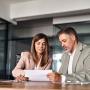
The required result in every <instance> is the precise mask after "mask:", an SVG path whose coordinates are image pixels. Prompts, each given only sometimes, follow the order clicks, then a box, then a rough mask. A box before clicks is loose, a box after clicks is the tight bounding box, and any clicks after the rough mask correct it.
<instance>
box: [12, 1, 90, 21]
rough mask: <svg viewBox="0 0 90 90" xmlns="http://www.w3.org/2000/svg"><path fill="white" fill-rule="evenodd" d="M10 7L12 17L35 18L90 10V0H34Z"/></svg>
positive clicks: (19, 18) (20, 18) (21, 18)
mask: <svg viewBox="0 0 90 90" xmlns="http://www.w3.org/2000/svg"><path fill="white" fill-rule="evenodd" d="M65 2H66V3H65ZM10 8H11V11H10V17H11V18H12V19H17V20H23V19H35V18H43V17H55V16H62V15H68V14H76V13H85V12H90V0H67V1H66V0H32V1H28V2H22V3H15V4H12V5H11V7H10Z"/></svg>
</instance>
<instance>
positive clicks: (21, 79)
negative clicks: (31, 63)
mask: <svg viewBox="0 0 90 90" xmlns="http://www.w3.org/2000/svg"><path fill="white" fill-rule="evenodd" d="M15 80H16V81H17V82H22V81H29V78H28V77H25V76H23V75H20V76H17V77H16V79H15Z"/></svg>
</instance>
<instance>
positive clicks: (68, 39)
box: [59, 33, 76, 53]
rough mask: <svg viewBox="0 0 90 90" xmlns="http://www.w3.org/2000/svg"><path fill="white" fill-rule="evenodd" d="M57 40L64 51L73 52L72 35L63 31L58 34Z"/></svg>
mask: <svg viewBox="0 0 90 90" xmlns="http://www.w3.org/2000/svg"><path fill="white" fill-rule="evenodd" d="M59 41H60V43H61V45H62V47H63V48H64V50H65V51H66V52H69V53H72V52H73V50H74V46H75V41H76V40H75V36H74V35H72V34H71V35H68V34H65V33H63V34H61V35H60V36H59Z"/></svg>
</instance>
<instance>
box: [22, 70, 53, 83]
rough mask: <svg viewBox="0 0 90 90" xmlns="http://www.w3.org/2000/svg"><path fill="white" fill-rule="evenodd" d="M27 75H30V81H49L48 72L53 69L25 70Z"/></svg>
mask: <svg viewBox="0 0 90 90" xmlns="http://www.w3.org/2000/svg"><path fill="white" fill-rule="evenodd" d="M24 71H25V77H29V80H30V81H49V79H48V77H47V74H48V73H51V72H52V70H24Z"/></svg>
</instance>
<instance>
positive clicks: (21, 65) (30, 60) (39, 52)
mask: <svg viewBox="0 0 90 90" xmlns="http://www.w3.org/2000/svg"><path fill="white" fill-rule="evenodd" d="M51 63H52V59H51V58H49V44H48V38H47V36H46V35H45V34H42V33H40V34H37V35H36V36H34V37H33V40H32V45H31V52H22V53H21V58H20V60H19V62H18V63H17V65H16V67H15V68H14V70H13V71H12V75H13V76H14V77H15V78H16V80H18V81H25V80H28V78H27V77H25V73H24V70H35V69H38V70H45V69H50V67H51Z"/></svg>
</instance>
